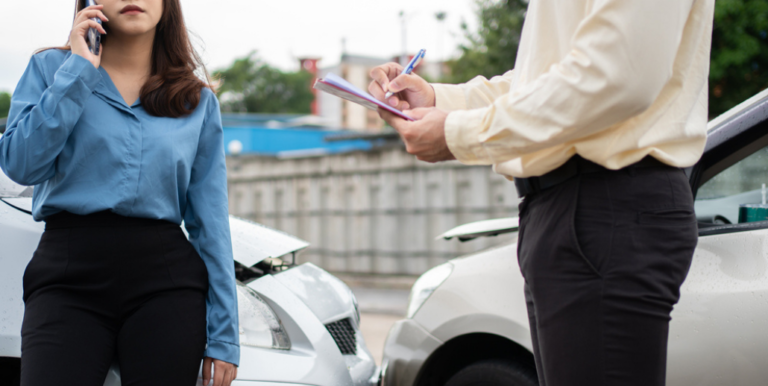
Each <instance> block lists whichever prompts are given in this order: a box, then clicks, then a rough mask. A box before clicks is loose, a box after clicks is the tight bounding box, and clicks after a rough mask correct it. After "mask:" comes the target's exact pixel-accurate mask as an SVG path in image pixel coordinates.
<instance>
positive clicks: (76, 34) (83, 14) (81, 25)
mask: <svg viewBox="0 0 768 386" xmlns="http://www.w3.org/2000/svg"><path fill="white" fill-rule="evenodd" d="M102 8H104V6H103V5H94V6H90V7H87V8H83V10H82V11H80V12H78V13H77V16H75V22H74V23H73V25H72V32H71V33H70V35H69V45H70V47H72V53H73V54H76V55H80V56H82V57H83V58H85V59H87V60H88V61H89V62H91V64H93V66H94V67H96V68H99V65H100V64H101V49H99V55H94V54H92V53H91V51H90V50H89V49H88V42H86V40H85V37H86V35H87V34H88V29H89V28H95V29H96V30H97V31H99V32H100V33H102V34H106V33H107V31H105V30H104V27H102V26H101V24H99V23H97V22H95V21H93V20H91V19H93V18H98V19H101V20H102V21H109V19H107V17H106V16H104V13H102V12H101V9H102ZM100 48H101V47H100Z"/></svg>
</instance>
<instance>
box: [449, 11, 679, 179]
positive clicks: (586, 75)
mask: <svg viewBox="0 0 768 386" xmlns="http://www.w3.org/2000/svg"><path fill="white" fill-rule="evenodd" d="M692 1H693V0H684V1H682V0H681V1H667V0H643V1H626V0H598V1H596V4H595V5H594V7H593V8H592V11H591V12H590V14H589V15H588V16H587V17H586V18H585V19H584V20H583V21H582V22H581V24H580V25H579V27H578V29H577V30H576V34H575V36H574V38H573V40H572V44H571V48H570V51H569V53H568V54H567V55H566V56H565V57H563V59H562V60H560V61H559V62H558V63H555V64H554V65H552V66H551V67H550V68H549V70H548V71H547V72H545V73H543V74H542V75H540V76H539V77H538V78H536V79H534V80H532V81H530V82H527V83H526V84H525V85H523V86H521V87H517V88H515V89H514V90H513V91H511V92H505V91H504V87H508V89H509V87H510V84H511V83H512V81H513V80H512V79H513V76H512V75H511V74H510V75H506V74H505V76H503V77H501V78H499V79H497V80H496V81H493V80H491V81H488V80H485V79H483V78H479V79H475V80H473V81H472V82H469V83H467V84H466V85H461V86H456V87H443V86H437V87H435V92H436V94H437V97H436V99H437V106H438V107H440V106H441V105H443V106H447V107H448V108H447V109H448V110H452V112H451V113H450V114H449V115H448V118H447V120H446V124H445V130H446V140H447V143H448V147H449V149H450V150H451V151H452V152H453V153H454V155H455V156H456V157H457V159H458V160H459V161H461V162H463V163H467V164H494V163H500V162H504V161H507V160H510V159H513V158H517V157H520V156H522V155H525V154H530V153H533V152H536V151H539V150H542V149H546V148H549V147H552V146H555V145H559V144H562V143H565V142H569V141H573V140H576V139H579V138H585V137H588V136H590V135H593V134H595V133H597V132H600V131H603V130H606V129H608V128H610V127H611V126H613V125H615V124H618V123H620V122H624V121H626V120H628V119H630V118H632V117H633V116H636V115H638V114H640V113H642V112H643V111H645V110H646V109H648V108H649V107H650V106H651V105H652V104H653V103H654V101H655V100H656V98H657V97H658V96H659V94H660V93H661V91H662V89H663V88H664V87H665V85H667V83H668V82H669V80H670V79H672V76H673V73H674V71H675V70H676V69H675V68H674V64H675V58H676V55H677V52H678V47H679V45H680V41H681V39H682V36H683V32H684V28H685V25H686V20H687V18H688V16H689V13H690V11H691V7H692ZM660 9H663V10H664V11H663V12H659V10H660ZM459 90H461V93H459ZM440 94H442V95H440ZM460 95H463V96H464V99H465V100H464V102H463V103H464V108H463V109H460V108H458V109H457V108H456V107H461V103H462V102H460V101H459V102H457V101H456V100H457V97H458V96H460ZM447 100H450V101H452V102H450V103H448V102H445V101H447ZM441 101H442V102H441Z"/></svg>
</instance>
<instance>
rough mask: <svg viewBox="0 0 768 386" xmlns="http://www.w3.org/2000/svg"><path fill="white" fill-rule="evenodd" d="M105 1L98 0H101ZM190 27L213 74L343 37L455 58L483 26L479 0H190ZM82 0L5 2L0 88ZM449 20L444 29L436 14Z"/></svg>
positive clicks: (289, 62)
mask: <svg viewBox="0 0 768 386" xmlns="http://www.w3.org/2000/svg"><path fill="white" fill-rule="evenodd" d="M97 2H98V0H97ZM182 7H183V9H184V15H185V18H186V21H187V26H188V27H189V29H190V30H191V31H192V32H193V33H194V34H196V35H197V36H198V37H199V39H194V40H195V42H196V43H197V44H196V45H197V47H198V48H199V51H200V53H201V55H202V57H203V60H204V62H205V64H206V65H207V66H208V70H209V71H213V70H215V69H219V68H222V67H225V66H227V65H228V64H229V63H231V62H232V61H233V60H234V59H235V58H238V57H242V56H244V55H246V54H247V53H248V52H250V51H251V50H257V51H258V52H259V55H260V56H261V57H262V58H263V59H264V60H266V61H267V62H268V63H270V64H272V65H275V66H277V67H280V68H282V69H286V70H294V69H296V68H298V65H297V60H296V58H298V57H303V56H314V57H321V58H322V59H323V60H322V62H321V63H320V65H321V67H326V66H329V65H333V64H335V63H338V61H339V56H340V55H341V51H342V43H341V42H342V38H346V49H347V53H349V54H357V55H367V56H377V57H384V58H387V57H391V56H395V55H399V54H400V53H401V51H402V50H401V47H402V33H401V23H400V18H399V16H398V14H399V13H400V11H401V10H403V11H405V14H406V16H407V40H406V41H407V49H408V51H410V52H411V53H415V52H416V51H418V50H419V49H421V48H426V49H427V60H430V59H432V60H434V59H438V58H440V59H442V58H443V57H449V56H454V55H455V54H456V47H457V45H458V44H459V43H460V42H461V41H463V38H462V33H461V29H460V25H461V22H462V20H465V21H466V22H467V23H468V24H469V25H470V26H474V25H476V23H475V14H474V10H475V6H474V1H473V0H389V1H386V2H382V1H374V0H273V1H265V0H182ZM73 11H74V0H37V1H10V0H3V1H2V4H1V5H0V36H2V39H0V91H13V89H14V88H15V87H16V83H17V82H18V80H19V77H20V76H21V74H22V73H23V72H24V68H25V67H26V65H27V63H28V62H29V58H30V56H31V54H32V53H33V51H34V50H36V49H38V48H41V47H47V46H55V45H62V44H64V43H65V42H66V41H67V36H68V35H69V30H70V29H71V27H72V14H73ZM438 11H444V12H446V13H447V18H446V20H445V22H444V25H443V26H442V27H441V26H440V24H439V23H438V22H437V20H436V19H435V13H436V12H438Z"/></svg>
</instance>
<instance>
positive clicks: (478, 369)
mask: <svg viewBox="0 0 768 386" xmlns="http://www.w3.org/2000/svg"><path fill="white" fill-rule="evenodd" d="M538 384H539V382H538V380H537V378H536V374H535V371H532V370H530V369H528V368H526V367H524V366H521V365H519V364H517V363H514V362H509V361H503V360H484V361H480V362H475V363H473V364H471V365H469V366H467V367H465V368H463V369H461V370H460V371H459V372H458V373H456V374H455V375H454V376H452V377H451V379H449V380H448V382H446V384H445V386H537V385H538Z"/></svg>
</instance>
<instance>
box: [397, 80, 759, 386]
mask: <svg viewBox="0 0 768 386" xmlns="http://www.w3.org/2000/svg"><path fill="white" fill-rule="evenodd" d="M686 172H687V174H688V176H689V177H690V181H691V186H692V188H693V192H694V194H695V195H696V204H695V205H696V206H695V209H696V215H697V218H698V219H699V243H698V246H697V248H696V252H695V254H694V257H693V263H692V265H691V268H690V272H689V274H688V278H687V280H686V281H685V283H684V285H683V287H682V289H681V292H682V295H681V298H680V302H679V303H678V304H677V306H676V307H675V308H674V311H673V312H672V322H671V325H670V332H669V355H668V366H667V385H669V386H691V385H713V386H714V385H741V386H746V385H755V386H758V385H760V386H765V385H768V328H767V327H766V321H768V221H758V222H749V223H741V224H740V223H738V219H739V206H740V205H741V204H754V203H760V202H761V201H762V202H763V203H765V200H766V198H765V190H764V189H765V188H762V186H763V184H764V183H768V90H766V91H765V92H762V93H760V94H758V95H756V96H755V97H754V98H751V99H750V100H748V101H746V102H744V103H743V104H741V105H739V106H737V107H736V108H734V109H732V110H731V111H729V112H728V113H726V114H724V115H723V116H721V117H719V118H717V119H715V120H714V121H712V122H710V124H709V131H708V139H707V146H706V151H705V154H704V156H703V157H702V159H701V160H700V161H699V163H698V164H697V165H696V166H694V167H692V168H690V169H688V170H686ZM660 188H662V187H660ZM766 208H768V206H767V207H766ZM766 211H768V209H766ZM764 213H765V212H764ZM766 219H768V218H766ZM516 230H517V219H512V218H509V219H497V220H489V221H482V222H478V223H472V224H467V225H463V226H460V227H458V228H455V229H453V230H451V231H449V232H447V233H445V234H444V235H442V236H441V237H443V238H445V239H451V238H454V237H455V238H459V239H460V240H462V241H468V240H471V239H474V238H477V237H484V236H490V235H497V234H502V233H510V232H514V231H516ZM516 249H517V242H516V240H513V241H511V242H507V243H505V244H502V245H499V246H497V247H495V248H491V249H487V250H484V251H481V252H479V253H476V254H473V255H470V256H465V257H462V258H458V259H455V260H452V261H450V262H448V263H446V264H443V265H440V266H438V267H435V268H433V269H432V270H430V271H428V272H427V273H425V274H424V275H422V276H421V277H420V278H419V279H418V280H417V282H416V283H415V284H414V286H413V289H412V291H411V297H410V300H409V306H408V312H407V318H406V319H404V320H401V321H398V322H397V323H396V324H395V325H394V326H393V327H392V329H391V330H390V332H389V336H388V337H387V341H386V344H385V348H384V359H383V362H382V383H383V385H384V386H393V385H398V386H412V385H413V386H432V385H447V386H462V385H476V383H473V378H476V377H475V375H476V374H480V373H483V374H484V375H486V376H488V375H489V374H490V375H492V376H493V377H494V378H495V379H496V382H495V383H494V382H488V383H483V384H482V385H483V386H494V385H505V386H513V385H514V386H533V385H537V384H538V382H537V376H536V370H535V364H534V359H533V354H532V346H531V337H530V331H529V327H528V315H527V311H526V304H525V298H524V295H523V285H524V282H523V277H522V275H521V273H520V269H519V267H518V262H517V251H516ZM573 333H578V331H574V332H573Z"/></svg>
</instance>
